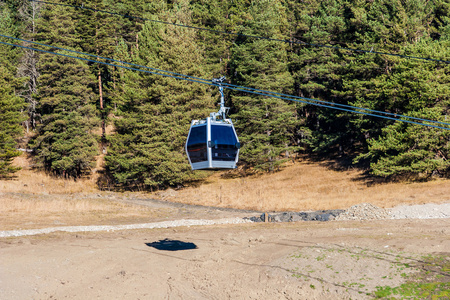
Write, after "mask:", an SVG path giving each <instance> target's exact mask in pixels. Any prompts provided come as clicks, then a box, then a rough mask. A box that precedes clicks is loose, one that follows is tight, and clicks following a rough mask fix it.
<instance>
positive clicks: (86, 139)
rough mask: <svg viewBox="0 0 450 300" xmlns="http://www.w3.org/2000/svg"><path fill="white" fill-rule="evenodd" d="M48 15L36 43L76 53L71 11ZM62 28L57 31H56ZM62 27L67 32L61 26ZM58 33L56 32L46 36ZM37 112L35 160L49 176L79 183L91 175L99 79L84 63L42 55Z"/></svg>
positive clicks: (32, 143)
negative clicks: (95, 91)
mask: <svg viewBox="0 0 450 300" xmlns="http://www.w3.org/2000/svg"><path fill="white" fill-rule="evenodd" d="M56 10H57V11H58V13H57V14H55V13H54V11H48V10H46V11H44V12H43V14H42V18H41V19H40V24H39V27H38V30H39V31H38V34H37V36H36V37H37V38H38V39H43V40H44V41H45V43H49V44H59V45H60V46H63V47H66V48H74V47H75V46H76V45H77V44H78V41H79V40H78V39H77V35H76V30H77V26H76V25H77V24H76V22H75V20H74V19H72V15H73V14H74V12H73V11H72V10H71V9H67V8H64V9H62V8H58V9H56ZM56 24H58V26H56ZM61 24H63V26H61ZM55 27H56V28H59V29H58V31H50V32H48V30H50V29H52V28H55ZM38 67H39V71H40V74H41V75H40V77H39V88H38V95H37V101H38V107H37V109H38V112H39V113H40V115H41V116H42V118H41V123H40V124H39V126H38V127H37V135H36V137H35V138H34V140H33V141H32V142H31V145H32V147H33V148H34V149H35V152H36V160H37V161H38V162H39V163H40V164H41V165H42V166H43V167H44V168H45V169H46V170H47V171H49V172H51V173H53V174H55V175H59V176H64V177H73V178H77V177H80V176H82V175H84V174H89V173H90V170H91V168H92V167H93V161H94V156H95V155H97V153H98V143H97V140H96V136H95V135H94V133H93V130H94V127H95V125H96V124H98V118H97V117H96V111H95V98H96V97H95V94H94V93H93V89H92V87H93V86H94V83H95V78H94V77H93V76H92V75H91V73H90V72H89V67H88V65H87V64H86V63H85V62H83V61H80V60H74V59H70V58H67V57H61V56H55V55H51V54H42V55H41V56H40V58H39V64H38Z"/></svg>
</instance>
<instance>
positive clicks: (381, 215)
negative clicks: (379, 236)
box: [336, 203, 391, 221]
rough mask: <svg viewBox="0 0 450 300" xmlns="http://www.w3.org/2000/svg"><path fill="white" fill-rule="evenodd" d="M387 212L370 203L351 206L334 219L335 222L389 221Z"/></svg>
mask: <svg viewBox="0 0 450 300" xmlns="http://www.w3.org/2000/svg"><path fill="white" fill-rule="evenodd" d="M390 218H391V217H390V215H389V212H388V211H387V210H385V209H383V208H379V207H377V206H375V205H373V204H370V203H361V204H357V205H353V206H352V207H350V208H349V209H348V210H346V211H345V212H344V213H342V214H340V215H339V216H337V217H336V220H340V221H343V220H358V221H360V220H380V219H390Z"/></svg>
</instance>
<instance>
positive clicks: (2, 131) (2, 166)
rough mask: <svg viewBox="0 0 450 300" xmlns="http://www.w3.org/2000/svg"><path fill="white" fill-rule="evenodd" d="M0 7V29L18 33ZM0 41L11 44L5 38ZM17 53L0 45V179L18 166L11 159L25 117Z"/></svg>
mask: <svg viewBox="0 0 450 300" xmlns="http://www.w3.org/2000/svg"><path fill="white" fill-rule="evenodd" d="M0 9H1V11H0V32H1V33H4V34H5V35H11V36H15V35H17V31H16V28H15V25H14V18H13V16H12V14H11V10H10V9H8V7H7V6H6V5H5V4H3V3H0ZM0 40H1V41H5V42H8V43H11V40H6V39H4V38H1V39H0ZM18 56H19V51H18V50H17V49H16V48H14V47H11V46H7V45H0V178H5V177H8V176H10V175H11V173H14V172H16V171H18V170H19V169H20V168H17V167H14V166H13V165H12V160H13V158H14V157H16V156H19V155H20V152H18V151H17V150H16V147H17V142H16V138H18V137H19V136H20V134H21V133H22V127H21V122H22V121H24V120H25V119H24V115H23V113H22V111H23V109H24V108H25V106H24V102H23V100H22V98H20V97H18V96H17V91H18V90H19V88H20V85H21V84H22V83H23V80H22V79H19V78H15V77H14V76H13V74H14V72H15V70H16V64H17V58H18Z"/></svg>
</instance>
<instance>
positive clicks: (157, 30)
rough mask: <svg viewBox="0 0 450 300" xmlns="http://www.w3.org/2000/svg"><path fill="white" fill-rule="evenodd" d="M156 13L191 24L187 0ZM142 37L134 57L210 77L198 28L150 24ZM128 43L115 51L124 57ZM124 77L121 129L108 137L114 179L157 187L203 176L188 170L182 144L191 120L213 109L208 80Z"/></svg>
mask: <svg viewBox="0 0 450 300" xmlns="http://www.w3.org/2000/svg"><path fill="white" fill-rule="evenodd" d="M152 17H153V18H161V19H162V20H170V19H172V18H173V19H176V20H180V21H181V22H183V24H189V23H190V13H189V10H188V7H187V2H184V1H180V2H178V5H176V6H174V7H173V9H172V10H170V11H168V10H167V9H164V10H161V11H159V12H158V15H156V16H152ZM139 40H140V41H141V43H142V44H141V45H140V47H139V52H138V56H136V57H133V59H135V60H136V62H139V63H141V64H145V65H148V66H150V67H158V68H160V69H164V70H167V69H170V70H172V71H174V72H178V73H182V74H187V75H191V76H202V77H208V76H205V73H204V71H203V70H202V69H201V66H202V65H203V63H202V61H203V58H202V53H203V52H202V49H201V48H200V47H199V46H198V45H197V44H196V42H195V32H193V31H191V30H188V29H184V28H179V27H177V28H167V26H161V25H159V24H154V23H146V24H145V25H144V27H143V30H142V32H141V33H140V35H139ZM126 48H127V46H126V45H125V43H121V44H120V45H119V47H118V49H117V55H119V56H125V55H126V53H128V52H127V51H126V50H125V49H126ZM124 50H125V51H124ZM130 79H132V81H130ZM122 80H123V81H126V82H127V86H124V88H123V89H122V91H121V96H120V97H119V98H120V102H119V103H120V106H119V111H118V115H120V118H119V119H116V120H115V122H114V124H115V126H116V129H117V133H116V134H115V135H113V136H111V137H110V138H109V142H110V143H111V147H110V149H109V151H108V156H107V157H106V167H107V169H108V170H109V172H111V173H112V174H113V176H114V178H115V180H116V182H117V183H118V184H120V185H122V186H125V187H127V186H128V187H131V188H137V187H139V188H150V189H154V188H161V187H165V186H177V185H180V184H182V183H183V182H186V181H190V180H195V179H197V178H199V176H201V173H200V174H195V173H193V172H192V171H191V170H190V166H189V164H188V160H187V157H186V155H185V154H184V150H183V147H184V144H185V141H186V136H187V133H188V130H189V125H190V121H191V120H192V119H194V118H197V119H198V118H204V117H206V116H207V113H208V112H209V110H210V109H212V99H211V98H210V96H209V94H210V93H211V91H208V90H207V87H206V86H205V85H200V84H196V83H186V82H183V81H180V80H175V79H172V78H165V77H161V76H155V75H147V74H136V73H132V72H123V73H122V77H121V81H122ZM119 85H120V83H119Z"/></svg>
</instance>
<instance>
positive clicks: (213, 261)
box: [0, 219, 450, 299]
mask: <svg viewBox="0 0 450 300" xmlns="http://www.w3.org/2000/svg"><path fill="white" fill-rule="evenodd" d="M449 237H450V219H429V220H382V221H331V222H323V223H319V222H296V223H269V224H268V223H258V224H256V223H253V224H235V225H213V226H193V227H179V228H176V229H173V228H172V229H151V230H150V229H146V230H125V231H117V232H95V233H94V232H91V233H76V234H75V233H52V234H48V235H38V236H30V237H16V238H2V239H0V299H261V297H264V298H265V299H350V298H352V299H365V298H372V296H370V295H371V293H372V292H373V291H374V290H376V286H392V287H395V286H399V285H400V284H401V283H402V282H404V281H405V278H408V276H412V275H414V274H415V273H417V272H419V271H420V270H423V269H424V268H425V266H424V261H423V259H424V257H425V256H427V255H444V257H446V258H447V259H448V257H449V252H450V238H449ZM428 271H429V274H431V275H436V274H433V272H438V271H436V269H433V268H430V269H429V270H428ZM438 275H440V277H441V280H444V281H448V280H450V274H448V273H442V272H439V274H438ZM372 295H373V294H372Z"/></svg>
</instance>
